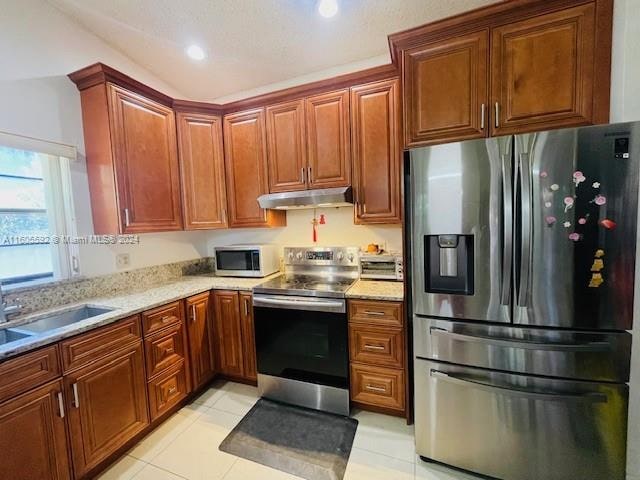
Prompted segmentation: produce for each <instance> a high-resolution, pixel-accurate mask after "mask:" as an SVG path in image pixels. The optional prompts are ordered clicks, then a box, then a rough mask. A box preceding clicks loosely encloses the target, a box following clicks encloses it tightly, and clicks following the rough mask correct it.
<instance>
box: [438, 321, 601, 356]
mask: <svg viewBox="0 0 640 480" xmlns="http://www.w3.org/2000/svg"><path fill="white" fill-rule="evenodd" d="M430 332H431V334H432V335H440V336H443V337H449V338H452V339H454V340H460V341H463V342H479V343H485V344H487V345H495V346H499V347H510V348H522V349H526V350H552V351H565V352H566V351H571V352H605V351H609V350H611V344H610V343H608V342H583V343H553V342H545V343H541V342H532V341H530V340H516V339H510V338H496V337H483V336H478V335H466V334H464V333H456V332H450V331H449V330H446V329H444V328H439V327H431V329H430Z"/></svg>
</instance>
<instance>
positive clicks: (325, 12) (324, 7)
mask: <svg viewBox="0 0 640 480" xmlns="http://www.w3.org/2000/svg"><path fill="white" fill-rule="evenodd" d="M318 13H319V14H320V15H322V16H323V17H324V18H330V17H333V16H334V15H335V14H336V13H338V0H320V1H319V2H318Z"/></svg>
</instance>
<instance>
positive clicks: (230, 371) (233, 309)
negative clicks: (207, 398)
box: [213, 290, 245, 378]
mask: <svg viewBox="0 0 640 480" xmlns="http://www.w3.org/2000/svg"><path fill="white" fill-rule="evenodd" d="M213 304H214V309H215V314H214V315H215V322H216V323H215V325H216V328H215V329H216V338H217V346H218V349H217V350H218V360H219V364H220V373H222V374H224V375H229V376H232V377H238V378H243V377H244V374H245V370H244V361H243V344H242V326H241V323H240V305H239V302H238V292H235V291H226V290H216V291H215V292H214V293H213Z"/></svg>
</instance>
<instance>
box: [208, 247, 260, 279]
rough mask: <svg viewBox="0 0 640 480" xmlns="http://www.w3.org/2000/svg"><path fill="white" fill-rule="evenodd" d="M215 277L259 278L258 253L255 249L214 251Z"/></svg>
mask: <svg viewBox="0 0 640 480" xmlns="http://www.w3.org/2000/svg"><path fill="white" fill-rule="evenodd" d="M215 260H216V275H221V276H234V277H259V276H261V272H260V251H259V250H257V249H246V248H244V249H226V248H225V249H219V250H218V249H216V258H215Z"/></svg>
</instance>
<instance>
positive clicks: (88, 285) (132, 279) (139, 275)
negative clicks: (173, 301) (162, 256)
mask: <svg viewBox="0 0 640 480" xmlns="http://www.w3.org/2000/svg"><path fill="white" fill-rule="evenodd" d="M212 271H213V259H212V258H198V259H195V260H185V261H182V262H175V263H167V264H165V265H155V266H152V267H145V268H139V269H136V270H130V271H127V272H118V273H112V274H109V275H102V276H99V277H91V278H77V279H71V280H62V281H58V282H53V283H47V284H44V285H35V286H30V287H24V288H16V289H13V290H10V291H8V292H4V300H5V301H6V302H7V303H9V304H13V303H19V304H21V305H22V310H21V311H20V315H25V314H28V313H33V312H36V311H39V310H44V309H47V308H53V307H58V306H60V305H65V304H69V303H74V302H80V301H82V300H85V299H90V298H95V297H105V296H111V295H118V294H121V293H123V292H135V291H139V290H144V289H146V288H149V287H152V286H154V285H158V284H161V283H165V282H168V281H170V280H173V279H176V278H179V277H181V276H183V275H196V274H198V273H208V272H212Z"/></svg>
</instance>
